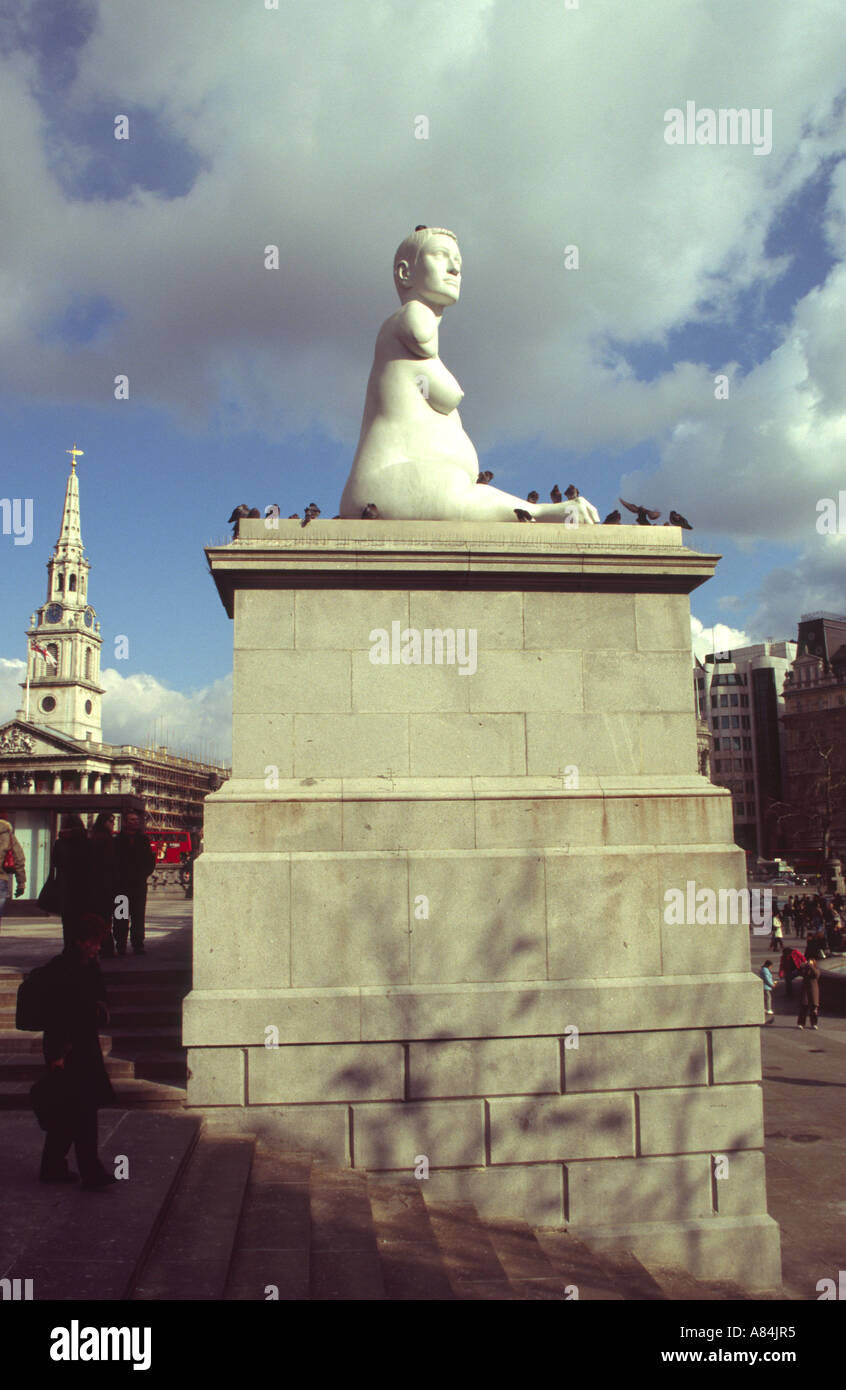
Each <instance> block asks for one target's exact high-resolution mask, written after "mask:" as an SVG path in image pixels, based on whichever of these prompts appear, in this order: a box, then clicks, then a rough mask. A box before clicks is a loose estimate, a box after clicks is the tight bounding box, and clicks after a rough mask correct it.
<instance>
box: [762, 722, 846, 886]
mask: <svg viewBox="0 0 846 1390" xmlns="http://www.w3.org/2000/svg"><path fill="white" fill-rule="evenodd" d="M807 735H808V738H807V744H806V745H805V748H806V749H807V759H808V762H809V763H810V766H809V767H807V769H806V770H803V771H802V772H801V773H800V774H799V776H798V777H796V778H795V780H794V788H795V790H794V795H793V798H792V799H791V800H790V801H773V802H771V803H770V805H769V807H768V808H767V812H768V815H769V816H771V817H772V819H773V821H774V822H775V825H776V830H777V832H781V830H782V829H784V830H785V831H787V830H788V828H789V827H791V826H792V828H793V829H794V830H795V829H803V830H806V831H807V832H808V833H809V836H812V837H813V838H814V840H815V841H816V847H817V848H818V849H819V852H820V854H821V856H822V860H823V863H827V862H828V861H829V860H830V859H831V858H832V857H833V852H834V851H833V849H832V831H833V829H834V826H835V823H836V822H837V821H838V820H840V819H841V818H842V817H844V816H846V765H844V748H843V744H842V743H840V742H838V741H837V740H835V739H833V738H832V736H831V734H830V732H824V731H823V730H821V729H820V728H818V727H815V726H814V725H813V724H811V725H810V726H809V727H808V729H807ZM796 751H797V752H798V751H799V749H797V750H796ZM803 751H804V750H803Z"/></svg>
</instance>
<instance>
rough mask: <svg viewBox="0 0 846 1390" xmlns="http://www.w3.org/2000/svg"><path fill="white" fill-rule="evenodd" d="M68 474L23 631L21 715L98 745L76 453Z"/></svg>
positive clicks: (95, 632)
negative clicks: (55, 532) (41, 591)
mask: <svg viewBox="0 0 846 1390" xmlns="http://www.w3.org/2000/svg"><path fill="white" fill-rule="evenodd" d="M66 452H67V453H69V454H70V456H71V471H70V476H69V477H68V481H67V486H66V487H65V505H64V507H63V509H62V526H61V530H60V532H59V539H58V540H57V541H56V544H55V546H54V547H53V554H52V555H51V556H50V558H49V560H48V561H47V599H46V602H45V603H43V604H42V605H41V607H40V608H39V609H38V611H37V613H36V614H35V615H34V619H33V622H32V624H31V626H30V628H29V630H28V632H27V636H28V638H29V639H30V640H29V642H28V643H27V667H26V671H27V678H26V683H25V689H26V690H27V697H26V698H27V705H26V713H25V714H24V713H23V712H21V713H22V714H23V717H24V718H26V719H28V720H29V722H30V723H32V724H46V725H48V726H49V727H50V728H51V729H55V730H57V731H58V732H59V733H63V734H67V735H68V736H69V737H70V738H73V739H77V740H79V741H80V742H81V741H83V740H86V741H87V740H91V741H93V742H95V743H100V742H101V741H102V723H101V720H102V709H101V700H102V696H103V694H104V691H103V687H102V686H101V685H100V651H101V648H102V645H103V639H102V637H101V635H100V624H99V623H98V622H97V614H96V613H95V612H94V609H93V608H92V607H91V604H90V603H89V602H88V572H89V570H90V568H91V566H90V564H89V562H88V560H87V559H86V557H85V547H84V546H83V544H82V532H81V530H80V523H79V479H78V478H77V476H76V460H77V458H80V457H82V450H81V449H78V448H77V447H76V445H75V444H74V446H73V448H72V449H68V450H66Z"/></svg>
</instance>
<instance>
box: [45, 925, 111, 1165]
mask: <svg viewBox="0 0 846 1390" xmlns="http://www.w3.org/2000/svg"><path fill="white" fill-rule="evenodd" d="M105 932H106V923H105V922H104V921H103V919H102V918H100V917H96V916H95V915H94V914H93V913H84V914H83V915H82V916H80V917H78V918H77V919H76V920H75V922H74V923H73V925H72V927H71V928H70V930H69V933H68V935H69V940H68V943H67V945H66V946H65V949H64V951H63V953H62V954H61V955H60V956H54V958H53V960H51V961H50V963H49V966H48V967H47V968H48V970H49V983H48V986H47V992H46V1019H47V1022H46V1027H45V1029H44V1060H45V1062H46V1063H47V1066H48V1068H49V1070H50V1072H51V1073H62V1081H61V1083H60V1084H57V1087H56V1100H55V1106H54V1107H53V1109H52V1110H51V1112H50V1113H49V1114H48V1118H47V1134H46V1138H45V1140H44V1152H43V1154H42V1157H41V1174H40V1177H41V1181H42V1182H73V1181H74V1179H75V1177H76V1174H75V1173H71V1172H69V1170H68V1165H67V1153H68V1149H69V1148H70V1146H71V1144H74V1145H75V1146H76V1160H77V1163H78V1164H79V1173H80V1176H81V1178H82V1186H83V1187H84V1188H86V1189H87V1190H88V1191H99V1190H100V1189H102V1188H105V1187H108V1186H109V1185H110V1184H111V1183H113V1182H115V1177H114V1175H113V1174H111V1173H109V1172H108V1171H107V1170H106V1169H105V1168H104V1167H103V1165H102V1163H101V1162H100V1159H99V1156H98V1154H97V1110H98V1108H99V1107H100V1106H101V1105H111V1104H113V1102H114V1099H115V1096H114V1091H113V1090H112V1084H111V1082H110V1081H109V1077H108V1073H107V1072H106V1066H105V1063H104V1061H103V1054H102V1052H101V1051H100V1034H99V1026H100V1022H101V1021H102V1022H107V1021H108V1016H109V1015H108V1009H107V1007H106V990H105V986H104V984H103V977H102V975H101V973H100V967H99V965H98V964H97V954H98V952H99V950H100V946H101V944H102V941H103V937H104V935H105ZM56 1081H57V1083H59V1078H58V1077H56Z"/></svg>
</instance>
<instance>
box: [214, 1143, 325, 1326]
mask: <svg viewBox="0 0 846 1390" xmlns="http://www.w3.org/2000/svg"><path fill="white" fill-rule="evenodd" d="M312 1162H313V1159H312V1155H311V1154H299V1153H281V1154H280V1153H276V1152H274V1151H273V1150H271V1149H269V1148H267V1147H265V1146H264V1145H263V1144H262V1143H259V1144H258V1145H257V1146H256V1151H255V1153H254V1155H253V1166H252V1170H251V1172H250V1181H249V1183H248V1185H247V1191H246V1194H245V1197H244V1204H243V1207H242V1209H241V1220H240V1223H239V1226H238V1232H237V1236H236V1240H235V1248H234V1252H233V1258H232V1264H231V1266H230V1270H229V1279H228V1281H227V1284H226V1292H225V1294H224V1297H225V1298H226V1299H228V1300H229V1299H231V1300H233V1301H235V1300H256V1299H259V1300H261V1299H265V1300H266V1299H268V1298H273V1297H275V1298H277V1299H279V1300H280V1301H282V1302H302V1301H303V1300H305V1299H307V1298H308V1296H309V1272H310V1253H311V1251H310V1247H311V1166H312Z"/></svg>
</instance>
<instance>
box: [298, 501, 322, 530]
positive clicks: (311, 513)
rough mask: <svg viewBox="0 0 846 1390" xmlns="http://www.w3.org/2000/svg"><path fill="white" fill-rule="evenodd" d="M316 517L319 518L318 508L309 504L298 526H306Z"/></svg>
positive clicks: (315, 504) (314, 503)
mask: <svg viewBox="0 0 846 1390" xmlns="http://www.w3.org/2000/svg"><path fill="white" fill-rule="evenodd" d="M318 516H320V508H319V507H318V505H317V503H316V502H309V504H308V506H307V507H306V509H305V511H304V512H303V520H302V521H301V523H300V525H301V526H308V523H309V522H310V521H314V519H315V517H318Z"/></svg>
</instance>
